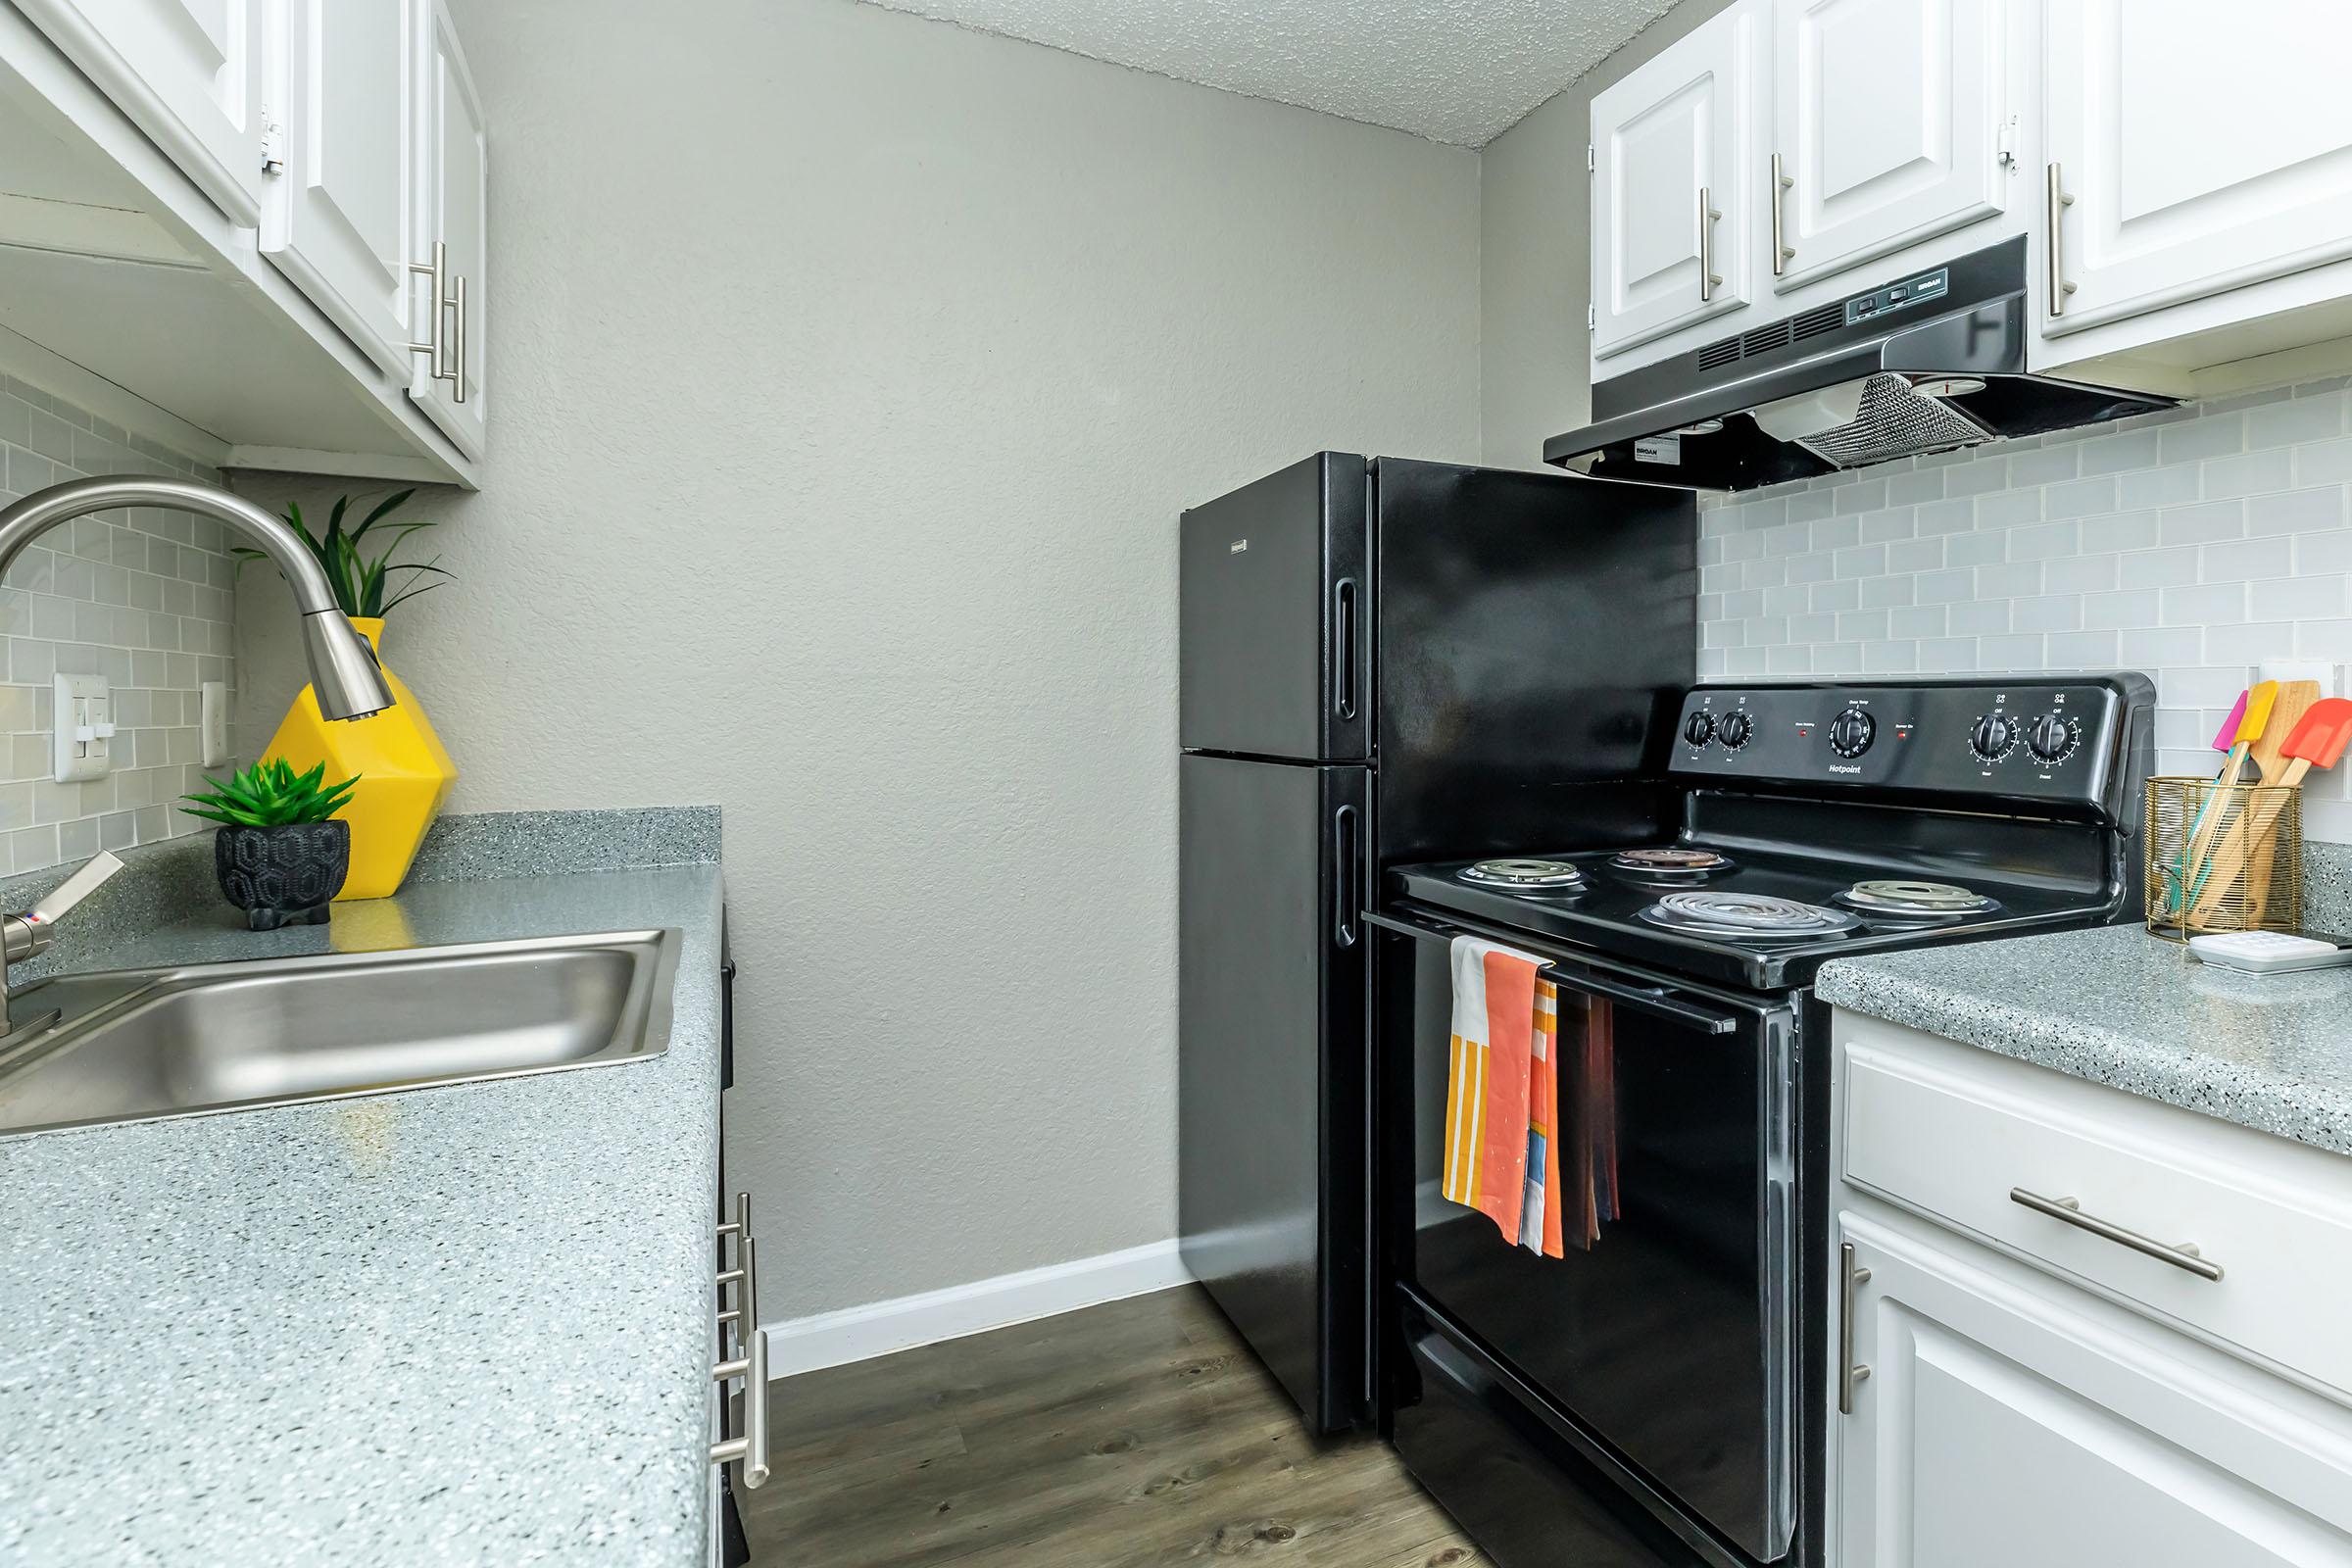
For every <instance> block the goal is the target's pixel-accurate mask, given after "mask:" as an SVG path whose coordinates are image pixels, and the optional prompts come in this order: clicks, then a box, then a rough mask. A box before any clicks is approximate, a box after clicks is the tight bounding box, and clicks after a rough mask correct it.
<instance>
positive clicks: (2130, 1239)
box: [2009, 1187, 2222, 1280]
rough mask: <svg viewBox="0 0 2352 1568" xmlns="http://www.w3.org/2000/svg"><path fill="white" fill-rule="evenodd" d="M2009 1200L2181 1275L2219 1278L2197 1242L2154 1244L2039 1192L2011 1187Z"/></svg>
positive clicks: (2216, 1267) (2218, 1267) (2219, 1270)
mask: <svg viewBox="0 0 2352 1568" xmlns="http://www.w3.org/2000/svg"><path fill="white" fill-rule="evenodd" d="M2009 1201H2011V1202H2012V1203H2022V1204H2024V1205H2025V1206H2026V1207H2028V1208H2030V1209H2032V1210H2033V1211H2034V1213H2036V1214H2047V1215H2049V1217H2050V1218H2052V1219H2054V1220H2062V1221H2064V1222H2065V1223H2066V1224H2069V1225H2072V1226H2074V1227H2075V1229H2077V1230H2082V1231H2088V1232H2090V1234H2091V1235H2093V1236H2096V1237H2098V1238H2100V1239H2101V1240H2103V1241H2109V1242H2113V1243H2115V1244H2116V1246H2118V1247H2129V1248H2130V1249H2131V1250H2133V1251H2134V1252H2139V1253H2141V1254H2143V1255H2145V1256H2148V1257H2152V1258H2154V1259H2156V1261H2158V1262H2159V1263H2170V1264H2172V1265H2173V1267H2175V1268H2177V1269H2180V1271H2181V1272H2183V1273H2186V1274H2194V1275H2195V1276H2196V1277H2197V1278H2199V1279H2201V1280H2218V1279H2220V1278H2221V1277H2222V1265H2221V1264H2219V1263H2216V1262H2214V1261H2213V1260H2212V1259H2210V1258H2208V1257H2206V1256H2205V1255H2204V1254H2202V1253H2201V1252H2199V1251H2198V1250H2197V1244H2196V1243H2194V1242H2181V1243H2179V1244H2178V1245H2168V1244H2166V1243H2164V1242H2160V1241H2157V1240H2156V1239H2155V1238H2154V1237H2152V1236H2142V1235H2140V1234H2139V1232H2137V1231H2128V1230H2126V1229H2124V1227H2122V1226H2121V1225H2118V1224H2116V1223H2115V1222H2114V1221H2113V1220H2105V1219H2100V1218H2099V1217H2098V1216H2097V1215H2095V1214H2085V1213H2083V1212H2082V1204H2081V1203H2080V1202H2078V1201H2075V1200H2074V1199H2071V1198H2044V1197H2042V1196H2041V1195H2040V1194H2039V1193H2029V1192H2027V1191H2026V1190H2025V1189H2024V1188H2023V1187H2012V1188H2010V1189H2009Z"/></svg>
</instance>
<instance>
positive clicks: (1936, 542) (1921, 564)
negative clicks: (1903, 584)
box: [1887, 539, 1943, 572]
mask: <svg viewBox="0 0 2352 1568" xmlns="http://www.w3.org/2000/svg"><path fill="white" fill-rule="evenodd" d="M1942 564H1943V541H1942V540H1941V539H1896V540H1894V541H1892V542H1891V543H1889V544H1888V545H1887V570H1888V571H1898V572H1899V571H1934V570H1935V569H1936V567H1937V566H1940V565H1942Z"/></svg>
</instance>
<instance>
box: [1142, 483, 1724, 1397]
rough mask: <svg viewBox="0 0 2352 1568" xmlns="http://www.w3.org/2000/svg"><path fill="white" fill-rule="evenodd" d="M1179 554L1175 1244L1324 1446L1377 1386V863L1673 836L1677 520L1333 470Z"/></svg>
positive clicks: (1193, 537) (1213, 522) (1615, 499)
mask: <svg viewBox="0 0 2352 1568" xmlns="http://www.w3.org/2000/svg"><path fill="white" fill-rule="evenodd" d="M1181 533H1182V541H1181V550H1180V555H1181V562H1182V593H1183V606H1182V612H1181V621H1180V637H1181V652H1180V666H1181V675H1182V689H1181V695H1180V700H1179V724H1178V729H1179V741H1180V744H1181V746H1182V748H1183V753H1184V755H1183V758H1182V760H1181V762H1180V764H1179V767H1178V772H1179V791H1178V797H1179V839H1180V845H1181V848H1180V855H1179V861H1180V864H1179V879H1178V919H1177V925H1178V946H1179V954H1178V964H1179V978H1178V1009H1179V1014H1178V1026H1177V1039H1178V1073H1177V1096H1178V1099H1177V1124H1178V1233H1179V1238H1180V1245H1181V1247H1182V1250H1183V1256H1184V1261H1185V1264H1186V1267H1187V1268H1188V1269H1189V1270H1190V1271H1191V1273H1192V1274H1193V1276H1194V1277H1195V1278H1196V1279H1198V1280H1200V1281H1201V1284H1202V1285H1204V1286H1205V1287H1206V1288H1207V1290H1208V1292H1209V1294H1210V1296H1211V1297H1213V1298H1214V1299H1215V1300H1216V1302H1217V1304H1218V1306H1219V1307H1220V1308H1221V1309H1222V1310H1223V1311H1224V1313H1225V1315H1226V1316H1227V1317H1228V1318H1229V1319H1231V1321H1232V1322H1233V1324H1234V1326H1235V1327H1236V1328H1237V1329H1238V1330H1239V1331H1240V1332H1241V1334H1242V1336H1243V1337H1244V1338H1245V1339H1246V1340H1248V1341H1249V1343H1250V1347H1251V1348H1253V1349H1254V1350H1255V1351H1256V1352H1257V1354H1258V1356H1259V1358H1260V1359H1261V1360H1262V1361H1263V1362H1264V1363H1265V1364H1266V1366H1267V1367H1268V1368H1269V1369H1270V1370H1271V1371H1272V1372H1273V1373H1274V1375H1275V1377H1276V1378H1278V1379H1279V1380H1280V1381H1281V1383H1282V1385H1283V1386H1284V1388H1286V1389H1287V1390H1288V1391H1289V1392H1290V1394H1291V1397H1293V1398H1295V1399H1296V1400H1298V1402H1299V1409H1300V1410H1301V1411H1302V1412H1303V1413H1304V1415H1305V1416H1306V1418H1307V1420H1308V1422H1309V1424H1310V1425H1313V1426H1314V1427H1316V1428H1317V1429H1319V1430H1322V1431H1327V1432H1328V1431H1337V1430H1340V1429H1342V1428H1345V1427H1348V1426H1352V1425H1356V1424H1359V1423H1361V1422H1364V1421H1366V1420H1368V1419H1370V1418H1371V1417H1372V1416H1373V1414H1374V1413H1375V1404H1376V1397H1375V1390H1376V1388H1377V1386H1378V1385H1377V1382H1376V1378H1377V1373H1378V1368H1377V1367H1376V1366H1375V1358H1376V1347H1377V1344H1378V1339H1379V1336H1378V1335H1377V1334H1376V1333H1375V1332H1374V1325H1373V1311H1374V1300H1375V1291H1374V1276H1375V1270H1376V1267H1377V1259H1376V1257H1375V1255H1374V1248H1375V1241H1374V1234H1373V1223H1372V1211H1371V1196H1370V1195H1371V1172H1370V1160H1371V1157H1372V1149H1373V1147H1374V1143H1373V1139H1372V1136H1371V1118H1372V1116H1373V1114H1374V1109H1375V1107H1374V1105H1373V1103H1372V1083H1373V1079H1374V1074H1373V1072H1372V1070H1371V1061H1370V1052H1371V1039H1372V1036H1371V1032H1370V1030H1369V1028H1368V1027H1367V1024H1368V1019H1367V1007H1368V1005H1369V982H1370V976H1369V971H1368V958H1369V954H1370V949H1371V944H1369V943H1368V942H1366V941H1365V940H1364V934H1363V930H1362V926H1361V921H1360V913H1361V911H1362V909H1363V908H1364V907H1366V906H1367V905H1369V904H1370V903H1371V902H1373V895H1374V893H1375V891H1376V890H1375V879H1376V878H1378V877H1379V876H1380V875H1382V874H1383V873H1384V872H1385V870H1386V869H1387V867H1389V866H1390V865H1392V864H1397V863H1403V862H1408V861H1413V860H1427V859H1437V858H1446V857H1450V856H1471V855H1479V854H1507V853H1518V852H1529V851H1535V850H1541V849H1552V850H1559V849H1565V848H1589V847H1593V846H1606V845H1612V844H1630V843H1637V842H1641V841H1642V840H1644V839H1646V838H1648V837H1650V836H1652V835H1654V834H1656V833H1657V832H1659V831H1660V830H1661V828H1662V827H1663V825H1664V824H1663V819H1662V818H1661V815H1660V812H1661V810H1662V809H1663V804H1662V803H1663V799H1664V797H1663V795H1662V794H1661V793H1660V792H1659V791H1658V789H1657V787H1656V782H1655V781H1656V779H1657V778H1658V776H1659V775H1660V774H1661V773H1662V771H1663V765H1664V761H1665V756H1666V747H1667V741H1668V737H1669V735H1670V731H1671V726H1672V724H1673V722H1674V719H1675V717H1676V716H1677V713H1678V711H1679V704H1680V701H1681V695H1682V693H1683V691H1684V690H1685V689H1687V688H1688V687H1689V686H1690V684H1691V681H1692V680H1693V679H1694V678H1695V673H1696V671H1695V665H1696V661H1697V640H1698V634H1697V563H1696V552H1697V517H1696V512H1695V508H1694V504H1693V501H1692V498H1691V492H1689V491H1687V490H1675V489H1668V488H1664V487H1660V486H1651V485H1642V484H1630V483H1624V482H1616V481H1610V480H1601V479H1589V478H1585V477H1582V476H1579V475H1574V474H1562V473H1545V472H1532V473H1531V472H1520V471H1515V470H1505V469H1491V468H1468V467H1458V466H1451V465H1446V464H1434V463H1416V462H1408V461H1403V460H1398V459H1395V458H1375V459H1366V458H1362V457H1358V456H1354V455H1352V454H1348V453H1338V452H1325V453H1320V454H1317V455H1316V456H1314V457H1311V458H1308V459H1306V460H1305V461H1304V462H1301V463H1298V464H1294V465H1292V466H1290V467H1287V468H1284V469H1281V470H1280V471H1278V472H1276V473H1272V474H1269V475H1267V476H1266V477H1265V478H1262V479H1259V480H1257V481H1256V482H1254V483H1252V484H1249V485H1245V486H1244V487H1242V488H1241V489H1239V490H1236V491H1233V492H1232V493H1231V494H1228V495H1225V496H1222V497H1220V498H1218V499H1217V500H1214V501H1211V502H1208V503H1207V504H1205V505H1203V506H1200V507H1195V508H1193V509H1192V510H1190V511H1188V512H1186V513H1185V514H1184V516H1183V521H1182V527H1181Z"/></svg>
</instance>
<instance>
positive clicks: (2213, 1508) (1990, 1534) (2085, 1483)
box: [1831, 1213, 2352, 1568]
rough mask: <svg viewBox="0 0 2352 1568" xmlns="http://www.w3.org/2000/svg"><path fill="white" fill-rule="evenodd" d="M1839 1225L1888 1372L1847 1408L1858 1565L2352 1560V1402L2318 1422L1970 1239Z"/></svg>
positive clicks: (2232, 1369)
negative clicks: (2349, 1410)
mask: <svg viewBox="0 0 2352 1568" xmlns="http://www.w3.org/2000/svg"><path fill="white" fill-rule="evenodd" d="M1840 1219H1841V1221H1842V1225H1841V1231H1842V1235H1843V1239H1844V1240H1845V1241H1846V1242H1847V1243H1850V1244H1851V1245H1852V1246H1853V1248H1854V1263H1855V1265H1856V1266H1857V1267H1858V1268H1860V1269H1865V1270H1867V1271H1868V1279H1867V1281H1866V1282H1864V1283H1861V1284H1859V1285H1858V1286H1857V1287H1856V1288H1855V1292H1854V1312H1855V1317H1854V1324H1853V1330H1854V1338H1853V1357H1854V1360H1855V1361H1856V1362H1857V1363H1859V1364H1862V1365H1866V1366H1868V1367H1869V1368H1870V1374H1869V1376H1868V1378H1867V1379H1866V1380H1864V1381H1862V1382H1860V1383H1858V1384H1857V1385H1856V1386H1855V1389H1854V1396H1853V1411H1852V1413H1851V1414H1849V1415H1845V1416H1842V1417H1837V1418H1836V1419H1838V1421H1839V1431H1838V1469H1837V1476H1836V1480H1835V1483H1834V1486H1835V1492H1834V1494H1833V1495H1832V1499H1831V1509H1832V1521H1831V1533H1832V1535H1833V1536H1834V1537H1835V1538H1836V1540H1837V1541H1838V1556H1837V1558H1836V1561H1837V1562H1838V1568H1984V1565H1985V1564H1986V1563H2000V1564H2002V1565H2004V1568H2082V1565H2083V1564H2086V1563H2144V1564H2148V1565H2151V1568H2154V1565H2159V1564H2167V1565H2169V1564H2175V1563H2179V1564H2187V1563H2195V1564H2198V1565H2199V1568H2257V1565H2260V1568H2289V1565H2296V1568H2317V1565H2323V1564H2345V1563H2352V1535H2347V1534H2346V1529H2345V1527H2346V1524H2347V1513H2348V1512H2352V1469H2348V1468H2347V1467H2348V1466H2352V1442H2347V1439H2346V1434H2345V1431H2344V1426H2345V1422H2344V1419H2343V1412H2342V1411H2341V1410H2340V1409H2335V1410H2334V1411H2333V1416H2332V1418H2331V1419H2330V1418H2327V1417H2323V1418H2322V1420H2320V1421H2315V1420H2313V1419H2312V1418H2311V1407H2312V1406H2315V1405H2318V1404H2319V1401H2316V1400H2310V1399H2307V1398H2306V1399H2305V1400H2304V1402H2303V1403H2296V1402H2294V1401H2295V1400H2296V1398H2297V1397H2299V1391H2295V1390H2291V1389H2287V1388H2286V1387H2285V1386H2284V1385H2275V1384H2274V1383H2273V1382H2272V1380H2271V1379H2270V1378H2269V1377H2268V1376H2267V1375H2265V1374H2263V1373H2260V1372H2257V1371H2255V1370H2254V1369H2253V1368H2251V1367H2246V1366H2237V1365H2231V1364H2229V1363H2226V1362H2222V1361H2221V1360H2220V1359H2219V1358H2218V1357H2216V1356H2214V1355H2213V1354H2212V1353H2211V1352H2205V1351H2203V1350H2202V1348H2200V1347H2194V1346H2191V1345H2189V1344H2188V1343H2187V1342H2186V1341H2175V1340H2174V1339H2173V1337H2172V1336H2171V1335H2170V1334H2169V1332H2168V1331H2166V1330H2163V1329H2160V1328H2158V1327H2157V1326H2156V1325H2154V1324H2147V1325H2145V1332H2144V1334H2143V1333H2133V1334H2131V1335H2126V1334H2123V1333H2120V1332H2118V1331H2117V1330H2116V1329H2115V1327H2114V1326H2113V1321H2112V1319H2111V1318H2103V1317H2101V1316H2100V1315H2099V1314H2098V1311H2097V1306H2098V1303H2093V1302H2091V1301H2090V1299H2088V1298H2086V1297H2080V1296H2078V1295H2077V1294H2076V1293H2074V1292H2073V1290H2072V1289H2071V1288H2070V1287H2068V1286H2065V1285H2062V1284H2059V1283H2058V1282H2056V1281H2049V1280H2038V1279H2035V1280H2033V1281H2032V1282H2031V1283H2028V1282H2027V1281H2026V1280H2025V1279H2024V1278H2021V1275H2022V1274H2023V1271H2022V1270H2016V1271H2013V1270H2011V1269H2009V1268H2007V1267H2004V1260H2002V1259H1999V1258H1997V1257H1995V1256H1994V1255H1993V1254H1992V1253H1990V1252H1989V1251H1985V1250H1982V1249H1978V1248H1975V1247H1973V1246H1970V1245H1969V1244H1967V1243H1964V1242H1959V1241H1957V1240H1956V1239H1955V1240H1953V1241H1951V1242H1949V1243H1948V1244H1947V1243H1944V1242H1943V1241H1942V1240H1941V1239H1938V1240H1937V1241H1936V1243H1933V1244H1931V1243H1929V1242H1927V1241H1925V1240H1922V1239H1919V1238H1917V1237H1915V1236H1914V1235H1913V1234H1912V1232H1911V1230H1910V1228H1909V1227H1901V1228H1898V1227H1897V1226H1895V1225H1893V1224H1891V1223H1889V1224H1879V1223H1875V1222H1871V1221H1867V1220H1863V1219H1860V1218H1858V1217H1857V1216H1855V1215H1853V1214H1851V1213H1848V1214H1844V1215H1841V1216H1840ZM1947 1247H1948V1250H1947ZM1834 1332H1835V1325H1833V1333H1834ZM2168 1347H2173V1348H2170V1349H2168ZM2176 1351H2177V1353H2176ZM1837 1366H1838V1350H1837V1348H1836V1347H1835V1346H1833V1348H1832V1352H1831V1367H1832V1370H1833V1373H1835V1371H1836V1368H1837ZM2217 1367H2220V1368H2222V1369H2223V1370H2221V1371H2219V1372H2217V1370H2216V1369H2217ZM2271 1389H2275V1390H2276V1391H2277V1392H2278V1395H2279V1396H2280V1397H2281V1398H2282V1399H2283V1400H2284V1401H2285V1402H2284V1403H2280V1404H2273V1403H2270V1402H2269V1401H2268V1398H2267V1396H2266V1392H2265V1391H2266V1390H2271ZM1833 1397H1835V1396H1833ZM2329 1408H2332V1407H2329ZM1832 1409H1833V1410H1835V1409H1836V1405H1835V1404H1834V1403H1833V1405H1832Z"/></svg>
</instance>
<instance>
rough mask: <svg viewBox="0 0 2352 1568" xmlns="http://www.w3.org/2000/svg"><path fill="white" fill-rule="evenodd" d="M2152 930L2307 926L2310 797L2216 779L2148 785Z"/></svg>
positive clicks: (2184, 934) (2183, 936) (2179, 938)
mask: <svg viewBox="0 0 2352 1568" xmlns="http://www.w3.org/2000/svg"><path fill="white" fill-rule="evenodd" d="M2147 809H2148V819H2147V832H2146V834H2145V835H2144V836H2143V838H2142V840H2141V842H2142V843H2143V844H2145V845H2146V847H2147V860H2146V868H2145V871H2144V874H2143V876H2142V879H2141V888H2142V890H2143V891H2144V892H2145V894H2146V895H2147V919H2148V929H2149V930H2150V931H2151V932H2153V933H2155V934H2156V935H2157V936H2160V937H2164V938H2166V939H2167V940H2169V941H2174V942H2183V941H2186V940H2187V939H2188V938H2190V937H2192V936H2197V935H2200V934H2202V933H2204V932H2208V931H2293V930H2297V929H2299V928H2300V927H2301V926H2302V924H2303V792H2302V791H2301V790H2299V789H2293V788H2282V787H2280V786H2278V785H2268V784H2221V783H2216V782H2215V781H2214V780H2212V779H2209V778H2197V777H2170V778H2152V779H2149V780H2148V792H2147Z"/></svg>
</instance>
